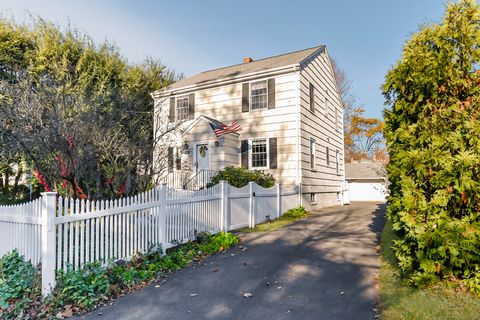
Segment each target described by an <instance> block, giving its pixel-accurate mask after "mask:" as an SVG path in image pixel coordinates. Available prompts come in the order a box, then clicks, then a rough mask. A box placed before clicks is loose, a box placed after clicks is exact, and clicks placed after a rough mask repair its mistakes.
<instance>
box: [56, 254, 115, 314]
mask: <svg viewBox="0 0 480 320" xmlns="http://www.w3.org/2000/svg"><path fill="white" fill-rule="evenodd" d="M110 285H111V282H110V279H109V277H108V275H107V269H106V268H105V267H103V266H101V264H100V262H95V263H91V264H87V265H85V266H84V267H83V268H82V269H79V270H73V269H72V268H71V267H69V268H68V270H67V271H66V272H65V273H59V277H58V283H57V290H56V291H57V292H56V300H57V303H58V304H60V305H66V304H73V305H77V306H80V307H81V308H91V307H93V306H95V305H96V304H98V303H99V302H100V301H103V300H106V299H107V297H108V296H109V294H110Z"/></svg>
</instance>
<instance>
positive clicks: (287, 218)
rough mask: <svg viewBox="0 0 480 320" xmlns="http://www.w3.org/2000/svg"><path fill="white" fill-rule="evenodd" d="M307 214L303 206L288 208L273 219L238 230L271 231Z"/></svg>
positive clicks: (246, 231) (247, 231)
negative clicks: (253, 226)
mask: <svg viewBox="0 0 480 320" xmlns="http://www.w3.org/2000/svg"><path fill="white" fill-rule="evenodd" d="M309 215H310V213H309V212H308V211H307V210H305V208H304V207H302V206H298V207H296V208H293V209H291V210H288V211H287V212H285V213H284V214H283V215H282V216H281V217H280V218H277V219H275V220H272V221H268V222H265V223H261V224H257V225H256V226H255V228H243V229H240V230H239V231H240V232H245V233H249V232H268V231H273V230H277V229H278V228H281V227H283V226H286V225H289V224H290V223H292V222H295V221H298V220H300V219H302V218H306V217H308V216H309Z"/></svg>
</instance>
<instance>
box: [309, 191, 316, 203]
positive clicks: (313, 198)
mask: <svg viewBox="0 0 480 320" xmlns="http://www.w3.org/2000/svg"><path fill="white" fill-rule="evenodd" d="M310 203H311V204H317V194H316V193H310Z"/></svg>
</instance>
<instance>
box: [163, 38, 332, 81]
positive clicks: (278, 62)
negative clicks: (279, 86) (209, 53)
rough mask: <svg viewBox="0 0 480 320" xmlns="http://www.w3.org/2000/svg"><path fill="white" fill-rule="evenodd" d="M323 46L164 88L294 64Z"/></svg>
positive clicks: (236, 67)
mask: <svg viewBox="0 0 480 320" xmlns="http://www.w3.org/2000/svg"><path fill="white" fill-rule="evenodd" d="M324 48H325V46H323V45H322V46H318V47H313V48H308V49H304V50H299V51H295V52H290V53H285V54H281V55H278V56H273V57H269V58H264V59H259V60H255V61H253V62H249V63H241V64H236V65H233V66H230V67H225V68H220V69H214V70H209V71H205V72H201V73H199V74H196V75H194V76H191V77H189V78H186V79H183V80H180V81H178V82H175V83H174V84H172V85H170V86H169V87H167V88H166V90H172V89H179V88H182V87H187V86H191V85H199V84H202V83H205V82H208V81H212V80H219V79H224V78H230V77H236V76H239V75H243V74H249V73H253V72H258V71H263V70H268V69H273V68H278V67H283V66H288V65H294V64H298V63H300V62H302V61H303V60H305V59H306V58H308V57H309V56H310V55H312V54H314V53H316V52H317V51H319V50H323V49H324Z"/></svg>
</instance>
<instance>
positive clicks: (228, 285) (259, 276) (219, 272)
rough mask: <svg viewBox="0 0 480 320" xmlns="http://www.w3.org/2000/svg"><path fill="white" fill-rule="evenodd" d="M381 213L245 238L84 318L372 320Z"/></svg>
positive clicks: (336, 212)
mask: <svg viewBox="0 0 480 320" xmlns="http://www.w3.org/2000/svg"><path fill="white" fill-rule="evenodd" d="M384 213H385V205H384V204H375V203H352V204H351V205H349V206H343V207H333V208H328V209H324V210H321V211H318V212H315V213H314V214H313V215H312V216H311V217H309V218H308V219H305V220H302V221H300V222H298V223H295V224H293V225H290V226H288V227H286V228H282V229H279V230H276V231H273V232H269V233H250V234H245V235H242V236H241V239H242V242H241V245H240V246H237V247H235V248H232V249H231V250H229V251H228V252H225V253H221V254H217V255H215V256H213V257H210V258H208V259H207V260H205V261H204V263H203V264H202V265H200V266H194V267H189V268H186V269H183V270H181V271H179V272H177V273H175V274H173V275H170V276H169V277H168V278H166V279H163V280H161V281H159V282H158V283H153V284H151V285H149V286H148V287H146V288H144V289H142V290H139V291H137V292H135V293H132V294H129V295H126V296H124V297H122V298H120V299H118V300H116V301H115V302H114V303H113V304H112V305H109V306H106V307H103V308H100V309H97V310H95V311H93V312H91V313H90V314H86V315H84V316H81V317H80V318H81V319H265V320H267V319H349V320H351V319H374V318H375V316H376V308H377V307H376V303H377V300H378V290H377V289H376V280H375V277H376V274H377V272H378V268H379V261H378V252H377V250H378V241H379V236H380V232H381V229H382V228H383V224H384ZM245 293H249V294H252V296H251V297H244V294H245ZM249 294H247V296H248V295H249Z"/></svg>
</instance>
